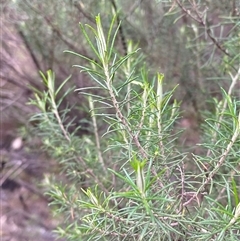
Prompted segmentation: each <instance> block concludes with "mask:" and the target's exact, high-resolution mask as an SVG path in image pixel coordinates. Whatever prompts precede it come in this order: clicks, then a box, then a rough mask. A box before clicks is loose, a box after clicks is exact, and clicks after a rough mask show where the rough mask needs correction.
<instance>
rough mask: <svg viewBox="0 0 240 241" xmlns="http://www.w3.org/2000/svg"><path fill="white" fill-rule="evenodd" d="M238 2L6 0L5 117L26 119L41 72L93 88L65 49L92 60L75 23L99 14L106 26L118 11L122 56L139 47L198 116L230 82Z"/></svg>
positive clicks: (235, 50)
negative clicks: (128, 48)
mask: <svg viewBox="0 0 240 241" xmlns="http://www.w3.org/2000/svg"><path fill="white" fill-rule="evenodd" d="M238 4H239V2H238V1H224V0H219V1H207V0H203V1H200V2H199V1H198V4H197V3H196V1H161V0H151V1H144V0H136V1H118V0H109V1H106V0H100V1H94V0H85V1H71V0H69V1H64V0H61V1H58V0H52V1H37V0H36V1H35V0H32V1H28V0H22V1H17V0H15V1H3V4H2V6H1V8H2V9H1V10H2V13H3V14H2V15H1V21H2V27H3V28H2V48H1V55H2V58H1V67H0V68H1V76H0V78H1V85H2V86H1V88H2V89H3V91H2V93H1V112H2V113H3V114H2V118H4V119H5V118H6V119H8V118H10V117H11V118H12V117H13V118H15V119H17V120H18V121H20V122H24V121H25V120H24V119H25V118H24V117H26V115H25V114H28V113H29V112H31V108H29V107H27V106H26V105H25V102H26V101H27V99H28V97H29V95H30V94H31V90H30V88H29V87H30V85H31V86H34V87H37V88H41V87H40V86H41V83H40V80H39V79H40V78H39V75H38V71H39V70H41V71H43V72H46V71H47V70H48V69H52V70H53V71H54V72H55V73H56V77H57V79H58V80H59V81H61V80H63V79H65V78H66V77H67V76H69V75H72V78H71V81H70V82H69V86H73V85H75V86H76V87H82V86H86V85H91V83H89V80H88V77H86V76H85V75H83V74H81V73H79V71H78V70H76V69H74V68H71V66H72V65H73V63H75V64H76V58H74V56H73V55H69V54H66V53H63V51H64V50H72V51H75V52H77V53H81V54H82V55H86V56H89V57H90V58H91V54H90V53H89V48H88V46H87V45H86V43H85V40H84V38H83V36H82V34H81V33H80V28H79V22H82V23H89V24H94V21H95V16H96V15H97V14H98V13H100V14H101V16H102V21H103V25H106V26H107V25H108V23H109V22H110V20H111V18H112V16H113V15H114V14H116V13H118V21H122V22H121V29H120V32H119V36H118V41H117V45H118V47H117V48H118V49H119V51H121V52H122V53H123V54H124V53H125V52H126V43H127V41H129V40H132V41H133V42H134V43H136V44H138V45H139V47H140V48H141V49H142V50H141V51H142V52H143V53H144V57H145V61H146V63H147V64H148V65H149V66H148V67H150V69H151V70H152V72H153V73H155V72H156V71H160V72H162V73H164V74H165V79H166V86H165V88H166V89H168V88H170V89H171V88H172V87H173V86H175V85H176V84H179V88H178V90H177V92H176V96H175V97H176V98H177V99H178V100H180V101H182V102H183V106H185V109H188V110H189V111H190V110H191V111H190V113H191V114H192V111H193V112H194V113H195V114H196V113H197V115H198V112H199V110H202V109H205V108H207V107H209V105H208V104H207V103H206V101H207V100H209V99H210V98H212V97H217V98H219V97H220V96H219V87H220V86H221V87H227V86H228V85H229V82H230V76H229V74H228V71H234V70H235V69H236V68H237V65H239V48H240V46H239V44H240V43H239V38H240V36H239V24H238V21H239V6H238ZM187 11H189V12H187ZM188 13H189V14H188ZM190 15H191V16H192V17H191V16H190ZM200 17H201V18H200ZM77 63H79V59H77ZM79 64H83V63H79ZM236 94H239V93H238V92H237V91H236ZM71 98H72V99H71V100H68V101H69V103H70V104H71V105H72V104H74V103H76V102H79V96H77V95H72V96H71ZM19 109H20V110H21V114H19ZM78 112H79V115H80V116H81V114H82V113H80V111H78ZM23 113H24V114H23Z"/></svg>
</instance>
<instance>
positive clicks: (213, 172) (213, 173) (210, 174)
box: [183, 112, 240, 206]
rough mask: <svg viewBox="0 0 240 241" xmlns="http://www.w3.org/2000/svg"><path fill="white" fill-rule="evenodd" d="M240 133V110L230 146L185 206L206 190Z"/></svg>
mask: <svg viewBox="0 0 240 241" xmlns="http://www.w3.org/2000/svg"><path fill="white" fill-rule="evenodd" d="M239 134H240V112H239V115H238V124H237V127H236V130H235V132H234V134H233V136H232V138H231V140H230V142H229V143H228V146H227V148H226V150H225V151H224V152H223V154H222V156H221V158H220V159H219V161H218V162H217V165H216V167H215V168H214V169H213V170H212V171H211V172H210V173H209V175H208V177H207V178H206V180H205V181H204V183H203V184H202V185H201V186H200V188H199V189H198V191H197V192H196V193H195V194H194V195H193V196H192V197H191V198H190V199H189V200H188V201H187V202H185V203H184V204H183V206H186V205H188V204H189V203H190V202H191V201H192V200H193V199H195V198H196V197H197V195H198V194H199V193H200V192H202V191H204V190H205V187H206V186H207V185H208V184H209V182H210V181H211V180H212V178H213V177H214V175H215V174H216V173H217V172H218V170H219V168H220V167H221V166H222V165H223V163H224V161H225V160H226V157H227V155H228V154H229V152H230V150H231V149H232V146H233V144H234V143H235V142H236V140H237V138H238V136H239Z"/></svg>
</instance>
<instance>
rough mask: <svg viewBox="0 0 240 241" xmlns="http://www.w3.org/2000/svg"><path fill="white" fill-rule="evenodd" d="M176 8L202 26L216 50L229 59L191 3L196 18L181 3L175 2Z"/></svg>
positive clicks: (177, 0)
mask: <svg viewBox="0 0 240 241" xmlns="http://www.w3.org/2000/svg"><path fill="white" fill-rule="evenodd" d="M176 2H177V4H178V6H179V7H180V8H181V9H182V11H183V12H184V13H185V14H186V15H188V16H189V17H191V18H192V19H193V20H195V21H196V22H198V23H199V24H200V25H202V26H203V27H204V28H205V29H206V32H207V35H208V37H209V38H210V39H211V40H212V42H213V43H214V44H215V45H216V46H217V48H218V49H219V50H221V51H222V52H223V53H224V54H226V55H227V56H229V57H231V55H230V54H229V53H228V52H227V51H226V50H225V49H224V48H223V47H222V46H221V45H220V44H219V42H218V41H217V39H216V38H214V36H213V35H212V33H211V28H210V27H209V26H207V24H206V22H207V20H206V21H204V20H203V17H202V16H201V15H200V13H199V12H198V10H196V6H193V4H192V3H191V5H192V9H194V8H195V14H196V16H194V15H193V14H192V13H191V11H190V10H188V9H186V8H185V7H184V6H183V5H182V4H181V3H180V1H179V0H176Z"/></svg>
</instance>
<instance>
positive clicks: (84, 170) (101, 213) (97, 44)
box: [31, 15, 240, 241]
mask: <svg viewBox="0 0 240 241" xmlns="http://www.w3.org/2000/svg"><path fill="white" fill-rule="evenodd" d="M114 22H115V18H114V19H113V21H112V23H111V25H110V27H109V31H108V33H107V34H105V33H104V32H103V28H102V25H101V18H100V16H99V15H98V16H97V17H96V26H95V28H94V27H92V26H89V25H86V26H84V25H82V24H81V25H80V26H81V30H82V32H83V34H84V36H85V38H86V40H87V42H88V45H89V46H90V47H91V49H92V51H93V53H94V54H95V56H96V59H95V60H93V59H89V58H88V57H86V56H84V55H81V54H78V53H74V52H71V51H67V52H70V53H72V54H74V55H76V56H79V58H83V59H85V60H87V61H88V62H89V65H88V66H80V65H76V67H78V68H80V69H81V71H83V72H85V73H87V74H89V75H90V76H91V78H92V80H93V81H94V84H93V86H92V87H88V88H82V89H77V90H76V91H78V92H79V93H80V94H81V95H85V97H86V99H87V100H88V103H89V110H90V114H91V118H90V119H89V120H88V132H89V135H82V136H79V135H78V134H77V133H79V132H78V131H79V128H80V127H77V126H75V130H74V131H71V132H70V131H69V129H70V127H71V129H72V123H73V120H68V119H67V112H68V111H69V110H70V109H71V108H68V109H65V110H64V111H63V112H59V106H60V105H61V101H62V100H63V99H64V97H65V96H66V95H67V94H71V90H69V91H68V92H67V93H65V94H64V95H61V96H60V92H61V88H62V87H63V86H64V84H65V83H66V82H67V80H65V81H64V82H63V83H62V85H60V87H58V88H57V89H55V84H54V83H55V82H54V81H55V76H54V73H52V72H51V71H50V70H49V71H48V72H47V75H46V76H45V75H44V74H42V78H43V82H44V84H45V86H46V89H47V90H46V91H45V92H39V91H37V90H35V99H32V100H31V103H32V104H34V105H36V106H37V107H38V108H39V110H40V113H38V114H36V115H35V116H33V118H32V120H37V122H38V123H39V124H38V126H37V128H36V133H37V134H38V135H41V137H42V141H43V145H44V147H45V148H46V150H47V151H48V153H49V154H50V155H51V156H52V157H54V158H55V159H56V160H58V161H59V162H60V164H61V167H62V172H63V173H64V174H65V175H66V177H67V180H65V181H62V182H59V181H57V179H56V180H55V181H54V179H52V180H49V182H48V184H49V191H48V195H50V197H51V198H52V200H53V201H52V203H51V205H53V206H54V207H55V211H56V212H57V213H60V214H61V215H64V216H65V217H66V222H65V224H63V226H62V227H59V228H58V230H57V231H58V233H59V235H60V236H62V237H66V238H67V239H68V240H164V241H165V240H176V241H177V240H239V238H240V231H239V227H238V225H239V221H238V218H239V215H240V212H239V210H240V207H239V182H240V179H239V177H240V175H239V174H240V173H239V133H240V114H239V101H237V100H236V99H234V98H233V97H232V96H231V95H232V89H233V87H234V86H235V84H236V82H237V81H238V79H239V75H240V70H239V71H238V73H236V74H235V76H234V75H233V74H231V78H232V84H231V87H230V89H229V91H225V90H224V89H222V100H220V101H218V100H214V111H213V112H211V113H205V116H206V120H205V121H204V122H203V124H202V127H201V128H202V141H201V143H200V144H199V148H200V151H199V154H198V155H196V154H193V153H191V151H190V152H184V151H183V150H182V149H181V148H179V131H177V128H176V123H177V122H178V118H179V114H180V113H179V103H177V102H176V101H174V100H173V98H172V94H173V92H174V89H173V90H172V91H169V92H164V91H163V87H164V75H163V74H161V73H157V74H156V76H151V75H150V74H149V73H148V70H147V67H146V66H145V65H144V63H143V59H142V58H141V55H140V54H139V52H140V50H139V49H136V48H135V47H134V46H133V44H132V43H131V42H130V43H128V54H127V55H125V56H120V55H119V54H118V53H117V52H116V51H115V49H114V41H115V39H116V36H117V32H118V29H119V26H118V28H116V29H115V28H114V26H115V25H114ZM89 31H90V32H89ZM92 35H94V38H95V40H92ZM79 107H81V103H79Z"/></svg>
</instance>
